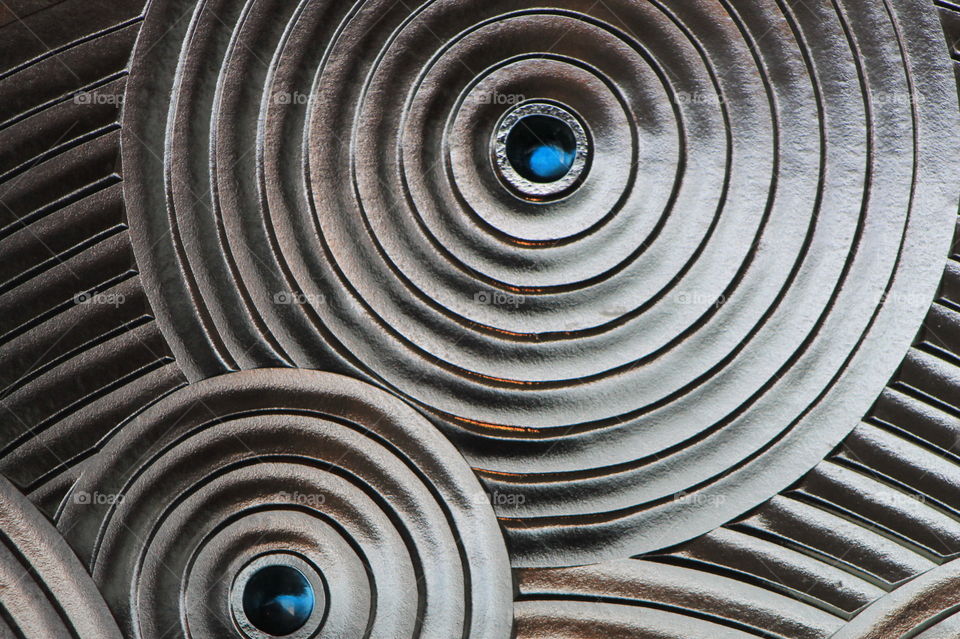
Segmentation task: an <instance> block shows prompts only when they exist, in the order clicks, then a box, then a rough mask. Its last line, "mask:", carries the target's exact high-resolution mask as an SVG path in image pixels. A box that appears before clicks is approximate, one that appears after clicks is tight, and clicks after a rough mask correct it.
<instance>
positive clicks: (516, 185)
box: [490, 102, 591, 201]
mask: <svg viewBox="0 0 960 639" xmlns="http://www.w3.org/2000/svg"><path fill="white" fill-rule="evenodd" d="M531 115H542V116H547V117H551V118H555V119H557V120H560V121H561V122H563V123H564V124H566V125H567V126H568V127H570V131H571V132H572V133H573V138H574V140H575V141H576V148H575V150H574V158H573V164H571V166H570V170H568V171H567V172H566V174H564V175H563V177H561V178H560V179H558V180H554V181H552V182H533V181H531V180H528V179H526V178H525V177H523V176H522V175H520V174H519V173H517V171H516V169H514V168H513V165H512V164H511V163H510V160H509V159H508V158H507V138H508V137H509V135H510V132H511V131H512V130H513V129H514V127H515V126H516V125H517V123H518V122H519V121H520V120H522V119H523V118H524V117H527V116H531ZM490 146H491V153H492V156H493V160H494V162H495V164H496V167H497V171H498V173H499V174H500V177H501V178H502V179H503V180H504V181H505V182H506V183H507V185H508V186H509V187H512V188H513V189H515V190H516V191H517V192H518V193H519V194H520V195H521V197H524V198H526V199H529V200H531V201H541V200H547V201H549V200H550V199H552V198H556V197H559V196H561V195H563V194H564V193H566V192H568V191H569V190H570V189H571V188H573V187H574V186H575V185H576V184H577V183H578V182H579V181H580V180H581V179H582V178H583V177H584V172H585V171H586V170H587V166H588V164H589V160H590V152H591V148H590V146H591V145H590V139H589V136H588V135H587V131H586V129H584V128H583V125H582V124H581V123H580V120H578V119H577V117H576V116H575V115H574V114H572V113H571V112H570V111H569V110H568V109H566V108H564V107H562V106H560V105H557V104H551V103H549V102H526V103H523V104H521V105H519V106H517V107H515V108H514V109H511V110H510V111H507V112H506V113H504V114H503V117H502V118H501V119H500V121H499V122H498V123H497V126H496V127H495V129H494V135H493V140H492V141H491V144H490Z"/></svg>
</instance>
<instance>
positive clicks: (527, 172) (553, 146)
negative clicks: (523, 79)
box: [506, 115, 577, 183]
mask: <svg viewBox="0 0 960 639" xmlns="http://www.w3.org/2000/svg"><path fill="white" fill-rule="evenodd" d="M506 147H507V148H506V151H507V159H508V160H509V161H510V165H511V166H512V167H513V169H514V170H515V171H516V172H517V173H519V174H520V175H521V176H523V177H524V178H526V179H527V180H530V181H531V182H538V183H546V182H555V181H556V180H559V179H560V178H562V177H563V176H564V175H566V174H567V172H569V171H570V167H572V166H573V161H574V159H575V158H576V153H577V139H576V137H575V136H574V134H573V131H572V130H571V129H570V126H569V125H568V124H567V123H566V122H564V121H563V120H560V119H558V118H554V117H551V116H548V115H528V116H526V117H524V118H521V119H520V120H519V121H517V123H516V124H515V125H514V126H513V129H511V130H510V133H509V134H508V135H507V145H506Z"/></svg>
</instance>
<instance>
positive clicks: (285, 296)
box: [273, 291, 327, 306]
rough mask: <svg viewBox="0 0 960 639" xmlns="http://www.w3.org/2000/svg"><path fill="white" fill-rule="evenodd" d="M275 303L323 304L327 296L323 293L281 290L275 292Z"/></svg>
mask: <svg viewBox="0 0 960 639" xmlns="http://www.w3.org/2000/svg"><path fill="white" fill-rule="evenodd" d="M273 303H274V304H309V305H311V306H323V305H324V304H326V303H327V298H326V296H325V295H324V294H323V293H299V292H293V291H279V292H277V293H274V294H273Z"/></svg>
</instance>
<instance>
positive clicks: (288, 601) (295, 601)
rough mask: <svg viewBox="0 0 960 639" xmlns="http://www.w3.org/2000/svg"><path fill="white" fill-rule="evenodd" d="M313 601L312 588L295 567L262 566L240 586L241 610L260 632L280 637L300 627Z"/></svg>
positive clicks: (311, 607) (311, 609) (307, 617)
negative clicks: (241, 587) (241, 588)
mask: <svg viewBox="0 0 960 639" xmlns="http://www.w3.org/2000/svg"><path fill="white" fill-rule="evenodd" d="M314 600H315V597H314V592H313V587H312V586H311V585H310V582H309V581H307V578H306V577H304V576H303V573H301V572H300V571H299V570H297V569H296V568H293V567H291V566H284V565H274V566H264V567H263V568H261V569H260V570H258V571H257V572H256V573H254V574H253V575H252V576H251V577H250V580H249V581H247V583H246V585H245V586H244V589H243V612H244V614H246V616H247V619H249V620H250V623H252V624H253V625H254V626H256V627H257V628H258V629H259V630H261V631H262V632H265V633H267V634H269V635H273V636H275V637H282V636H284V635H289V634H292V633H294V632H296V631H297V630H299V629H300V628H302V627H303V625H304V624H305V623H306V622H307V619H309V618H310V613H312V612H313V606H314Z"/></svg>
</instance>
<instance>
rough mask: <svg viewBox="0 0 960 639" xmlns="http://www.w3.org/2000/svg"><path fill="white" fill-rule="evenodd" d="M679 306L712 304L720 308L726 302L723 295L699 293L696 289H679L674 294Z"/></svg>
mask: <svg viewBox="0 0 960 639" xmlns="http://www.w3.org/2000/svg"><path fill="white" fill-rule="evenodd" d="M674 299H675V300H676V302H677V304H680V305H681V306H691V305H692V306H713V307H714V308H720V307H721V306H723V305H724V304H726V303H727V298H726V296H725V295H715V294H708V293H699V292H697V291H681V292H679V293H677V294H676V295H675V296H674Z"/></svg>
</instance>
